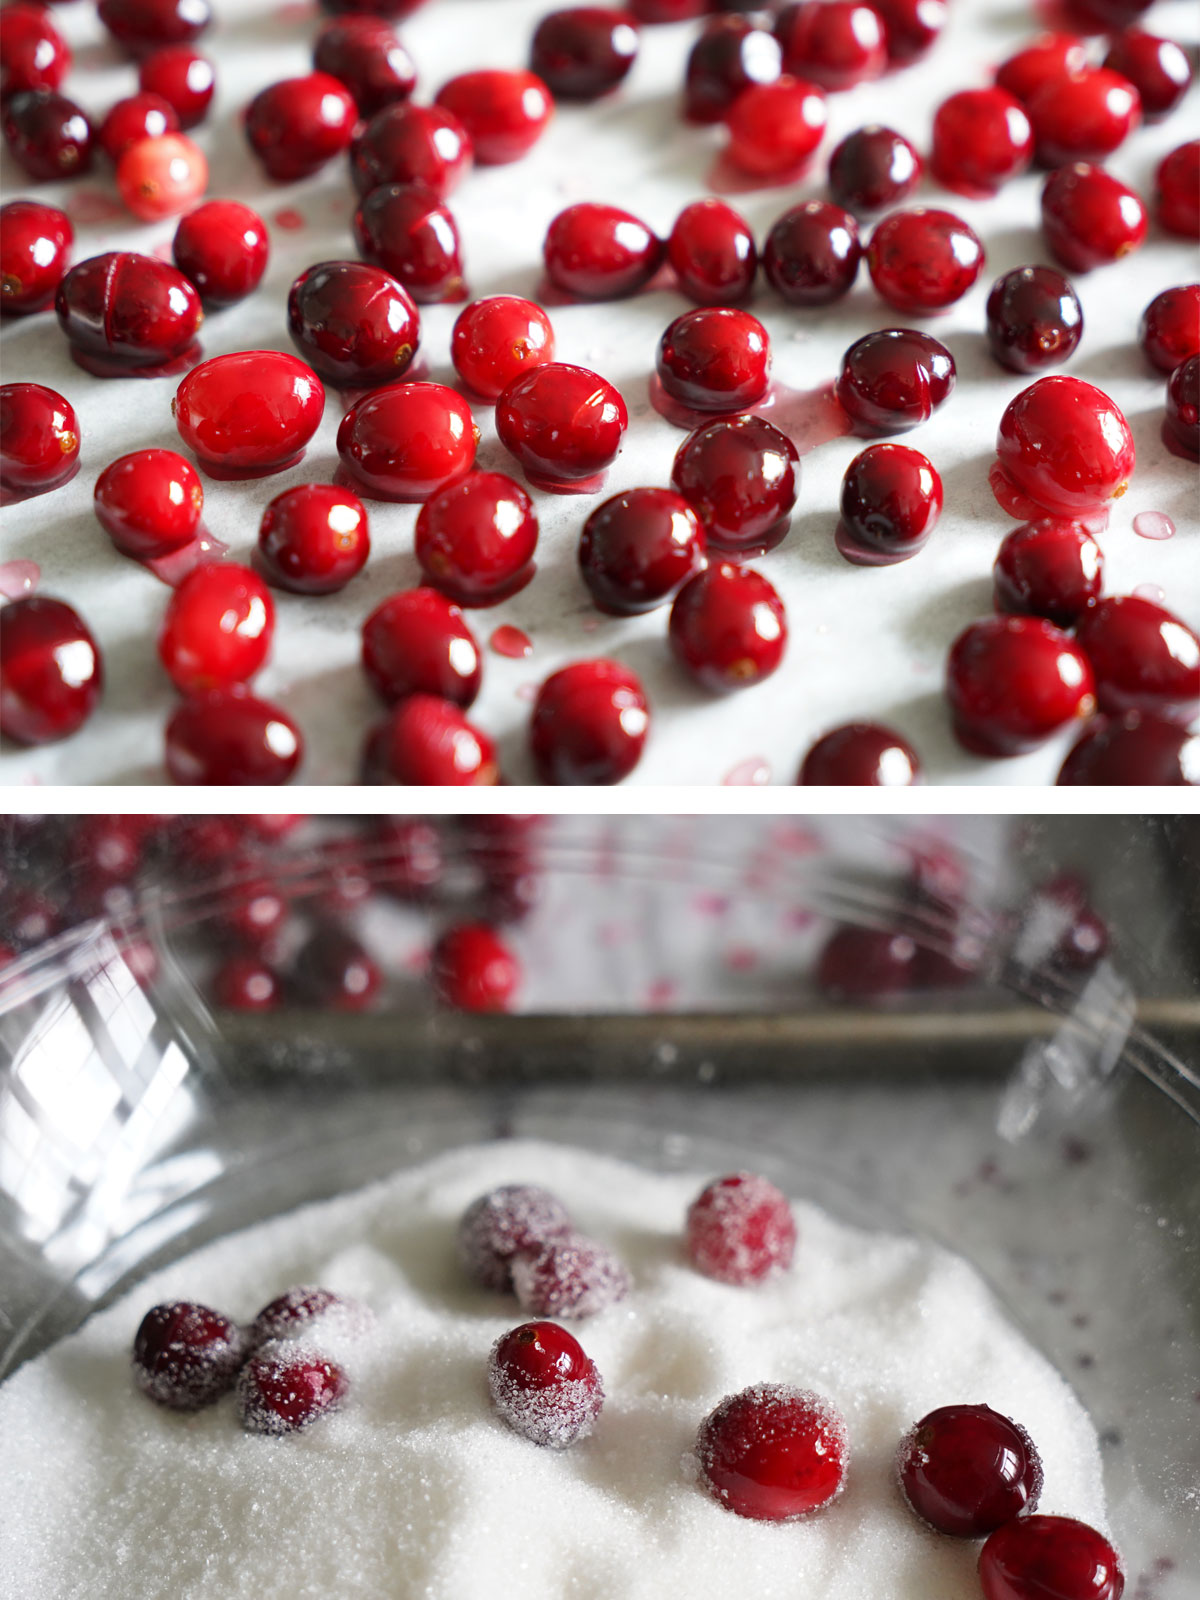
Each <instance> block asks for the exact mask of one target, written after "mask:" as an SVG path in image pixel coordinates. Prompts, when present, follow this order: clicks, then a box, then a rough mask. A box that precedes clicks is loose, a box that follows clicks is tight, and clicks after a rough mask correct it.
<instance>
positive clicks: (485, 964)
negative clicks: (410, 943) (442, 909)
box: [429, 922, 521, 1011]
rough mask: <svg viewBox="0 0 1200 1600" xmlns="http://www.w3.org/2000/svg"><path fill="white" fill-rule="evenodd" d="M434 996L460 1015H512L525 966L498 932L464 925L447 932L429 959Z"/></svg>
mask: <svg viewBox="0 0 1200 1600" xmlns="http://www.w3.org/2000/svg"><path fill="white" fill-rule="evenodd" d="M429 972H430V978H431V980H432V983H433V989H434V993H435V994H436V995H437V997H438V999H439V1000H440V1001H441V1003H442V1004H443V1005H446V1006H452V1007H453V1008H454V1009H455V1010H456V1011H511V1010H512V1008H513V1003H514V1001H515V999H516V995H517V990H518V989H519V988H520V984H521V965H520V962H519V961H518V960H517V958H516V956H515V955H514V953H513V951H512V949H511V948H510V946H509V945H508V944H507V942H506V941H505V940H504V939H502V938H501V936H500V935H499V934H498V933H497V932H496V930H495V928H492V927H489V926H488V924H487V923H484V922H461V923H459V924H458V925H457V926H456V927H453V928H447V930H446V931H445V933H443V934H442V935H441V937H440V938H439V939H438V941H437V943H436V944H435V945H434V947H433V950H432V952H431V954H430V959H429Z"/></svg>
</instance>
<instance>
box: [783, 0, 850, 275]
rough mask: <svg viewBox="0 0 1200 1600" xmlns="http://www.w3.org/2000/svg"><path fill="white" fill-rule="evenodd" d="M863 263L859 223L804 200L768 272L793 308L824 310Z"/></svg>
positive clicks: (788, 215) (786, 217)
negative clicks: (822, 308)
mask: <svg viewBox="0 0 1200 1600" xmlns="http://www.w3.org/2000/svg"><path fill="white" fill-rule="evenodd" d="M806 3H812V4H817V5H821V4H824V3H825V0H806ZM861 259H862V245H861V244H860V243H859V238H858V224H857V223H856V222H855V220H854V218H853V217H852V216H851V215H850V213H849V212H848V211H843V210H842V208H841V206H837V205H833V204H831V203H830V202H829V201H827V200H805V201H804V202H803V203H802V204H800V205H798V206H793V207H792V208H791V210H790V211H785V212H784V214H783V215H782V216H781V217H780V218H779V219H778V221H776V222H775V223H774V225H773V226H772V228H771V231H770V233H769V234H768V235H767V242H766V245H765V247H764V249H763V271H764V272H765V273H766V275H767V280H768V282H769V283H770V285H771V287H772V288H773V289H775V290H776V291H777V292H778V293H779V294H781V295H782V296H783V298H784V299H785V300H786V301H787V302H788V304H789V305H793V306H823V305H828V304H829V302H830V301H832V300H840V299H841V297H842V296H843V295H844V294H846V293H848V291H849V289H850V287H851V285H852V284H853V282H854V280H855V278H856V277H857V276H858V263H859V261H860V260H861Z"/></svg>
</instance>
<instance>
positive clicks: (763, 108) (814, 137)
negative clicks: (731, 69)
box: [725, 73, 827, 182]
mask: <svg viewBox="0 0 1200 1600" xmlns="http://www.w3.org/2000/svg"><path fill="white" fill-rule="evenodd" d="M826 121H827V112H826V108H825V94H824V91H823V90H822V89H820V88H818V86H817V85H816V84H815V83H808V82H806V81H805V80H804V79H803V78H793V77H792V76H790V74H788V73H784V74H783V75H782V76H780V77H778V78H776V80H775V82H774V83H756V84H752V85H751V86H750V88H748V89H744V90H743V91H742V93H741V94H740V95H738V97H737V99H736V100H735V101H734V102H733V104H732V105H731V106H730V108H729V111H728V113H727V115H726V118H725V122H726V126H727V127H728V129H729V145H728V155H729V159H730V161H731V162H732V163H733V165H734V166H735V167H738V168H740V169H741V171H742V172H745V173H749V174H750V176H752V177H755V178H763V179H765V180H768V181H772V182H783V181H784V180H789V181H790V180H793V179H795V178H797V177H799V176H800V174H801V173H802V172H803V171H804V169H805V167H806V166H807V164H808V161H809V159H810V157H811V156H812V154H813V151H814V150H815V149H816V148H817V146H818V145H819V144H820V142H821V137H822V135H823V134H824V132H825V123H826Z"/></svg>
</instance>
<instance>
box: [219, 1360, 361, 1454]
mask: <svg viewBox="0 0 1200 1600" xmlns="http://www.w3.org/2000/svg"><path fill="white" fill-rule="evenodd" d="M349 1387H350V1384H349V1380H348V1379H347V1377H346V1374H345V1373H344V1372H343V1370H342V1369H341V1367H339V1366H338V1365H337V1363H336V1362H334V1361H329V1360H327V1359H326V1358H325V1357H324V1356H323V1355H321V1354H320V1353H319V1352H318V1351H312V1350H302V1349H297V1348H296V1347H295V1345H293V1344H292V1343H291V1342H290V1341H285V1340H279V1341H274V1342H271V1343H268V1344H265V1345H262V1346H261V1347H260V1348H259V1349H258V1350H257V1351H256V1352H255V1353H254V1355H252V1356H251V1357H250V1359H249V1361H247V1362H246V1365H245V1366H244V1367H243V1368H242V1371H241V1375H240V1376H239V1378H238V1382H237V1407H238V1418H239V1420H240V1422H241V1424H242V1427H243V1428H245V1429H246V1431H247V1433H265V1434H285V1433H296V1432H297V1431H298V1430H299V1429H301V1428H307V1427H310V1426H311V1424H312V1423H314V1422H316V1421H317V1419H318V1418H319V1417H323V1416H325V1415H327V1414H328V1413H329V1412H331V1411H336V1410H337V1408H338V1407H339V1406H340V1405H341V1403H342V1401H343V1400H344V1399H345V1397H346V1392H347V1390H348V1389H349Z"/></svg>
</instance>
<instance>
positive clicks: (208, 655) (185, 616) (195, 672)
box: [158, 561, 275, 694]
mask: <svg viewBox="0 0 1200 1600" xmlns="http://www.w3.org/2000/svg"><path fill="white" fill-rule="evenodd" d="M274 631H275V605H274V602H273V601H272V599H271V595H270V592H269V590H268V589H267V586H266V584H265V583H264V582H263V581H262V579H261V578H260V577H259V576H258V574H257V573H256V572H252V571H251V570H250V568H249V567H239V566H238V565H237V564H236V563H235V562H232V561H229V562H215V561H214V562H206V563H204V564H203V565H201V566H198V567H196V568H194V569H193V570H192V571H191V572H189V573H188V575H187V577H186V578H185V579H184V580H183V582H182V583H181V584H180V585H179V587H178V588H177V589H176V590H175V592H174V594H173V595H172V596H171V598H170V600H169V601H168V602H167V609H166V611H165V613H164V614H163V620H162V626H161V628H160V630H159V635H158V655H159V659H160V661H161V662H162V664H163V666H164V667H165V668H166V669H167V674H168V676H169V677H170V679H171V682H172V683H173V684H174V685H175V687H176V688H177V689H181V690H182V691H183V693H184V694H199V693H200V692H201V691H202V690H205V689H227V688H229V687H230V686H231V685H232V684H235V683H245V682H246V681H247V680H248V679H250V678H252V677H253V676H254V674H255V673H256V672H257V671H258V669H259V668H260V667H261V666H262V664H263V662H264V661H265V660H266V659H267V651H268V650H269V649H270V648H271V635H272V634H273V632H274Z"/></svg>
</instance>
